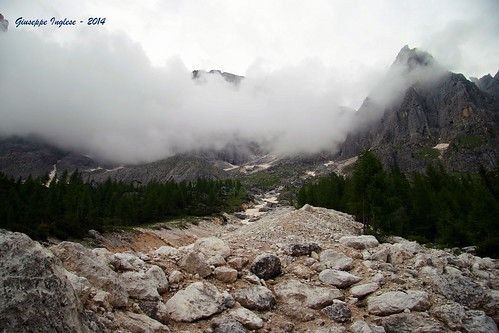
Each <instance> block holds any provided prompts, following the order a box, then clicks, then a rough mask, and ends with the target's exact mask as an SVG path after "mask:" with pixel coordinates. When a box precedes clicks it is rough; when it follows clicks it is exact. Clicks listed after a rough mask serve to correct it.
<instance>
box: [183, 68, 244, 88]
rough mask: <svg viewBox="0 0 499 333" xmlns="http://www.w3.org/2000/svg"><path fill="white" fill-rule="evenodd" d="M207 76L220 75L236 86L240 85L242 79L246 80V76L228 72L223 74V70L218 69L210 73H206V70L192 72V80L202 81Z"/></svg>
mask: <svg viewBox="0 0 499 333" xmlns="http://www.w3.org/2000/svg"><path fill="white" fill-rule="evenodd" d="M206 75H220V76H221V77H222V78H223V79H224V80H225V81H227V82H229V83H232V84H234V85H238V84H239V83H240V82H241V80H242V79H244V76H240V75H236V74H232V73H227V72H222V71H221V70H218V69H212V70H210V71H208V72H207V71H204V70H199V69H196V70H193V71H192V78H193V79H201V78H203V77H205V76H206Z"/></svg>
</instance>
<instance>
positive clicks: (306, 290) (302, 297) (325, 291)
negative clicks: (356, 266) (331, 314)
mask: <svg viewBox="0 0 499 333" xmlns="http://www.w3.org/2000/svg"><path fill="white" fill-rule="evenodd" d="M274 290H275V293H276V295H277V297H278V298H279V299H281V300H282V301H283V302H284V303H288V304H302V305H305V306H307V307H309V308H312V309H322V308H323V307H325V306H327V305H330V304H333V302H334V300H335V299H344V298H345V296H344V295H343V293H342V292H341V291H340V290H338V289H336V288H327V287H315V286H309V285H306V284H304V283H302V282H300V281H297V280H290V281H286V282H283V283H280V284H278V285H277V286H276V287H275V288H274Z"/></svg>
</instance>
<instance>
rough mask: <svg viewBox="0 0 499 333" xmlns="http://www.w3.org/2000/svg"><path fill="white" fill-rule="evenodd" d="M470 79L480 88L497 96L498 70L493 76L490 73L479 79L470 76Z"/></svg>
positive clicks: (498, 93)
mask: <svg viewBox="0 0 499 333" xmlns="http://www.w3.org/2000/svg"><path fill="white" fill-rule="evenodd" d="M470 80H471V82H473V83H474V84H476V85H477V87H478V88H479V89H480V90H482V91H485V92H486V93H489V94H491V95H492V96H494V97H495V98H499V71H498V72H497V73H496V75H495V76H494V77H492V75H490V74H487V75H485V76H483V77H481V78H480V79H477V78H476V77H472V78H470Z"/></svg>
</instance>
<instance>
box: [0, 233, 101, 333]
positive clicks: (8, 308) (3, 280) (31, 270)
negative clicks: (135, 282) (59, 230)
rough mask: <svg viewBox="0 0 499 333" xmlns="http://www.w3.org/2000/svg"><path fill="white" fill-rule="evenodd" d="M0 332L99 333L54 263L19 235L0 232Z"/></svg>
mask: <svg viewBox="0 0 499 333" xmlns="http://www.w3.org/2000/svg"><path fill="white" fill-rule="evenodd" d="M0 253H2V260H1V261H0V331H2V332H47V333H49V332H50V333H52V332H102V331H104V330H103V329H102V327H100V326H99V325H98V324H97V321H94V320H92V318H91V317H90V316H89V315H88V314H87V313H86V312H85V311H84V309H83V306H82V304H81V302H80V300H79V299H78V297H77V296H76V293H75V291H74V289H73V287H72V286H71V284H70V283H69V281H68V280H67V278H66V276H65V274H64V269H63V268H62V266H61V265H60V263H59V262H58V261H57V259H56V258H55V257H54V256H52V255H51V254H49V252H47V251H46V250H44V249H43V248H42V247H41V246H40V244H38V243H36V242H33V241H32V240H31V239H30V238H29V237H28V236H26V235H24V234H21V233H11V232H7V231H5V230H0Z"/></svg>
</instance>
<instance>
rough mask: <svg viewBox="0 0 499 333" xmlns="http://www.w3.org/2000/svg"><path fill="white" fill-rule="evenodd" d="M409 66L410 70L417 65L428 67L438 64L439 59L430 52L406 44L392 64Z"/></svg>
mask: <svg viewBox="0 0 499 333" xmlns="http://www.w3.org/2000/svg"><path fill="white" fill-rule="evenodd" d="M400 65H402V66H407V68H408V69H409V70H413V69H415V68H417V67H427V66H435V65H438V63H437V61H436V60H435V58H433V56H432V55H431V54H429V53H428V52H425V51H422V50H419V49H417V48H413V49H411V48H409V46H408V45H405V46H404V47H403V48H402V49H401V50H400V52H399V53H398V55H397V57H396V58H395V61H394V62H393V65H392V66H400Z"/></svg>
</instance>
